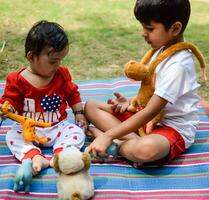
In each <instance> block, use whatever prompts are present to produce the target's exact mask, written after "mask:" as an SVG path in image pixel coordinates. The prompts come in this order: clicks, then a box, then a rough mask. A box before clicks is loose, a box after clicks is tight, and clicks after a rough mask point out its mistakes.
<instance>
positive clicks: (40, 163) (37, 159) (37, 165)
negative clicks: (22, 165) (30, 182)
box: [32, 155, 49, 176]
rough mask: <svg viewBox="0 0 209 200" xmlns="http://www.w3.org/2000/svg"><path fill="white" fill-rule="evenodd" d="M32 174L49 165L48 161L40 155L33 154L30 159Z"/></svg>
mask: <svg viewBox="0 0 209 200" xmlns="http://www.w3.org/2000/svg"><path fill="white" fill-rule="evenodd" d="M32 162H33V164H32V170H33V172H32V173H33V175H34V176H35V175H37V174H38V173H39V172H40V171H41V170H42V169H45V168H47V167H49V161H48V160H47V159H46V158H44V157H43V156H41V155H35V156H34V157H33V159H32Z"/></svg>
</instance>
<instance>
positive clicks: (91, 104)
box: [84, 99, 95, 112]
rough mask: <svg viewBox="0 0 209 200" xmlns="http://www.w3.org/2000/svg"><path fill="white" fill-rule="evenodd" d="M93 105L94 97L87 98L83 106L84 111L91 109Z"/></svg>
mask: <svg viewBox="0 0 209 200" xmlns="http://www.w3.org/2000/svg"><path fill="white" fill-rule="evenodd" d="M93 106H95V100H94V99H89V100H87V102H86V103H85V107H84V110H85V112H87V111H88V110H90V109H92V108H93Z"/></svg>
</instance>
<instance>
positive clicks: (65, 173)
mask: <svg viewBox="0 0 209 200" xmlns="http://www.w3.org/2000/svg"><path fill="white" fill-rule="evenodd" d="M53 163H54V169H55V171H56V172H59V176H58V182H57V193H58V196H59V198H60V199H63V200H79V199H80V200H86V199H89V198H91V197H92V196H93V195H94V182H93V178H92V177H91V176H90V174H89V173H88V169H89V168H90V164H91V157H90V155H89V153H87V152H81V151H80V150H79V149H77V148H73V149H69V150H68V149H67V150H64V151H62V152H60V153H59V154H56V155H55V156H54V160H53Z"/></svg>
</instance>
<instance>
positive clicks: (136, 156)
mask: <svg viewBox="0 0 209 200" xmlns="http://www.w3.org/2000/svg"><path fill="white" fill-rule="evenodd" d="M127 148H129V149H127ZM120 153H121V155H124V156H125V157H126V154H127V156H128V154H129V155H130V154H132V157H133V161H139V162H148V161H151V160H153V159H154V158H155V157H156V155H157V154H158V150H157V148H156V145H155V144H154V143H153V142H152V141H149V140H145V141H143V140H138V139H134V140H130V141H129V144H128V145H121V148H120Z"/></svg>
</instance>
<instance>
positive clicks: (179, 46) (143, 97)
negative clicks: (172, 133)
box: [124, 42, 206, 136]
mask: <svg viewBox="0 0 209 200" xmlns="http://www.w3.org/2000/svg"><path fill="white" fill-rule="evenodd" d="M183 49H188V50H191V51H192V53H193V54H194V55H195V56H196V58H197V59H198V61H199V63H200V67H201V68H202V77H203V79H204V80H206V70H205V68H206V64H205V61H204V58H203V55H202V54H201V52H200V51H199V50H198V48H197V47H196V46H194V45H193V44H191V43H188V42H179V43H176V44H174V45H172V46H170V47H169V48H167V49H166V50H165V51H163V52H162V53H160V54H159V56H158V57H157V58H156V59H154V60H153V61H152V62H151V63H150V64H149V62H150V59H151V57H152V56H153V54H154V53H155V52H156V50H154V49H151V50H149V51H148V52H147V53H146V54H145V56H144V57H143V58H142V60H141V61H140V62H136V61H134V60H131V61H129V62H128V63H127V64H126V65H125V67H124V72H125V75H126V76H127V77H128V78H130V79H134V80H137V81H141V87H140V90H139V91H138V93H137V95H136V96H135V97H133V98H132V99H131V102H130V105H129V107H128V110H129V111H131V112H136V111H137V110H138V109H143V108H144V107H146V105H147V103H148V101H149V100H150V98H151V96H152V95H153V93H154V90H155V87H154V71H155V68H156V67H157V66H158V64H160V63H161V62H162V61H163V60H164V59H166V58H168V57H169V56H172V55H174V54H175V53H177V52H178V51H181V50H183ZM163 115H164V113H163V110H162V111H161V112H160V113H159V114H158V115H156V116H155V117H154V118H153V119H152V120H151V121H150V122H148V123H147V125H146V126H151V127H154V125H156V124H157V123H158V122H160V120H161V119H162V118H163ZM138 133H139V135H140V136H144V135H146V133H145V130H144V128H140V129H139V130H138Z"/></svg>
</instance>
